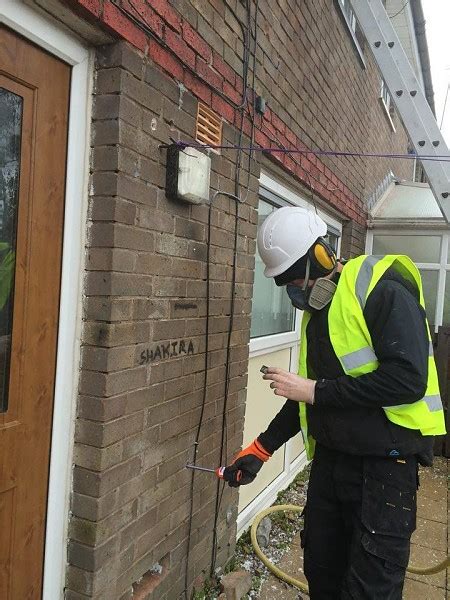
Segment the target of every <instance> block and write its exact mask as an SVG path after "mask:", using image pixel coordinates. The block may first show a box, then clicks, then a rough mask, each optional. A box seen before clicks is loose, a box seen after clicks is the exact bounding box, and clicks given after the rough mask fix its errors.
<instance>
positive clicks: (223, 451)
mask: <svg viewBox="0 0 450 600" xmlns="http://www.w3.org/2000/svg"><path fill="white" fill-rule="evenodd" d="M258 5H259V0H256V5H255V7H256V11H255V34H254V35H252V32H251V7H250V2H249V0H247V1H246V8H247V22H248V29H249V31H250V32H251V33H250V34H249V36H247V37H248V38H249V37H250V35H252V37H253V38H254V41H255V43H254V51H253V80H252V91H253V107H254V106H255V98H254V94H255V66H256V47H257V46H256V44H257V16H258ZM248 59H249V56H248V54H247V60H246V71H247V72H248V68H249V60H248ZM247 78H248V73H246V74H245V78H244V79H245V80H247ZM243 104H244V103H243ZM245 104H246V105H247V106H248V97H247V95H246V96H245ZM253 110H254V108H253ZM248 112H249V114H250V109H249V108H248ZM250 118H251V122H252V129H251V138H252V143H253V137H254V112H253V115H252V116H251V117H250ZM243 135H244V106H242V107H241V123H240V130H239V142H238V145H239V146H241V145H242V138H243ZM251 159H252V153H251V152H250V153H249V161H248V176H247V186H246V190H245V197H243V196H242V191H241V192H240V190H239V188H240V175H241V168H242V150H239V151H238V153H237V157H236V163H235V179H234V197H235V200H236V212H235V223H234V252H233V267H232V282H231V306H230V321H229V327H228V339H227V353H226V361H225V365H226V367H225V390H224V401H223V408H222V432H221V433H222V435H221V444H220V465H223V462H224V459H225V460H226V459H227V457H228V448H227V446H228V436H227V407H228V399H229V392H230V375H231V335H232V332H233V324H234V313H235V298H236V293H235V289H236V269H237V244H238V227H239V201H240V202H245V200H246V198H247V195H248V190H249V185H250V172H251ZM224 487H225V484H224V483H223V482H220V480H218V482H217V488H216V503H215V510H214V526H213V543H212V555H211V571H210V574H211V577H213V576H214V572H215V566H216V560H217V550H218V535H217V524H218V520H219V513H220V507H221V503H222V498H223V494H224Z"/></svg>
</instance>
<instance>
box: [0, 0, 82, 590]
mask: <svg viewBox="0 0 450 600" xmlns="http://www.w3.org/2000/svg"><path fill="white" fill-rule="evenodd" d="M0 23H4V24H5V25H7V26H8V27H10V28H11V29H13V30H15V31H16V32H17V33H20V34H21V35H23V36H24V37H25V38H27V39H28V40H30V41H32V42H34V43H35V44H37V45H38V46H40V47H41V48H44V49H45V50H47V51H48V52H50V53H51V54H53V55H55V56H57V57H58V58H60V59H61V60H63V61H65V62H66V63H68V64H69V65H71V67H72V74H71V86H70V109H69V126H68V146H67V175H66V193H65V212H64V222H65V224H66V226H65V227H64V239H63V260H62V273H61V297H60V310H59V327H58V353H57V363H56V380H55V399H54V411H53V430H52V444H51V453H50V479H49V490H48V504H47V529H46V539H45V559H44V583H43V596H42V598H43V600H59V599H60V598H63V594H64V585H65V570H66V562H67V561H66V553H67V552H66V546H67V524H68V515H69V500H70V486H71V479H72V454H73V431H74V420H75V406H76V392H77V386H78V371H79V360H80V358H79V357H80V332H81V291H82V269H83V265H84V252H83V248H84V244H85V231H86V218H87V190H88V173H89V170H88V167H89V128H90V121H91V101H90V97H91V91H92V72H93V66H92V65H93V61H92V52H91V51H90V50H89V49H88V48H87V47H86V46H84V45H83V44H82V43H81V42H80V41H79V40H78V39H77V38H76V37H75V36H73V35H71V34H70V33H68V32H67V30H65V29H63V26H61V27H60V26H59V25H58V24H57V22H56V21H54V20H50V19H47V18H45V17H44V16H43V15H42V14H41V13H39V12H37V11H36V10H33V9H32V8H30V7H29V6H27V5H25V4H23V3H22V1H20V0H2V2H1V5H0ZM67 225H68V226H67Z"/></svg>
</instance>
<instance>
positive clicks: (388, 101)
mask: <svg viewBox="0 0 450 600" xmlns="http://www.w3.org/2000/svg"><path fill="white" fill-rule="evenodd" d="M380 102H381V105H382V107H383V110H384V113H385V114H386V118H387V120H388V122H389V125H390V127H391V129H392V131H393V132H394V133H396V131H397V130H396V128H395V125H394V114H395V105H394V101H393V99H392V96H391V93H390V91H389V90H388V87H387V85H386V82H385V81H384V79H383V78H381V84H380Z"/></svg>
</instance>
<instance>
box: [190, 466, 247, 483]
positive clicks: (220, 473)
mask: <svg viewBox="0 0 450 600" xmlns="http://www.w3.org/2000/svg"><path fill="white" fill-rule="evenodd" d="M186 469H195V470H196V471H206V472H207V473H215V474H216V475H217V477H218V478H219V479H223V472H224V471H225V467H217V469H208V468H207V467H197V465H189V464H187V465H186ZM241 477H242V473H241V471H238V474H237V480H238V481H239V480H240V478H241Z"/></svg>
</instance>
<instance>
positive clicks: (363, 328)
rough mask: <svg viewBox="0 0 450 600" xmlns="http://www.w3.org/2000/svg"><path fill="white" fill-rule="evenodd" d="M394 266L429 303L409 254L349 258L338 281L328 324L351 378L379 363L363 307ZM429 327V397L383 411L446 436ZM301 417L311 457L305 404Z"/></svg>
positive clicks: (302, 369) (303, 360)
mask: <svg viewBox="0 0 450 600" xmlns="http://www.w3.org/2000/svg"><path fill="white" fill-rule="evenodd" d="M390 267H392V268H395V269H396V270H397V271H398V272H399V273H400V274H401V275H402V276H403V277H405V278H406V279H408V280H409V281H410V282H411V283H412V284H413V285H415V286H416V288H417V290H418V292H419V296H420V304H421V305H422V306H423V307H424V306H425V305H424V300H423V290H422V282H421V279H420V274H419V272H418V270H417V267H416V266H415V265H414V263H413V262H412V261H411V260H410V259H409V258H408V257H406V256H397V255H387V256H360V257H358V258H356V259H352V260H350V261H348V263H346V265H345V266H344V268H343V270H342V272H341V276H340V279H339V284H338V287H337V290H336V293H335V296H334V298H333V300H332V302H331V306H330V309H329V314H328V325H329V334H330V341H331V344H332V347H333V349H334V352H335V354H336V356H337V357H338V359H339V361H340V362H341V365H342V368H343V370H344V372H345V373H346V374H347V375H350V376H351V377H358V376H359V375H363V374H365V373H370V372H372V371H374V370H375V369H376V368H377V367H378V359H377V356H376V354H375V351H374V349H373V345H372V340H371V337H370V333H369V331H368V329H367V325H366V322H365V319H364V315H363V310H364V307H365V305H366V301H367V298H368V297H369V295H370V293H371V291H372V290H373V288H374V287H375V285H376V284H377V283H378V281H379V280H380V279H381V277H382V276H383V274H384V273H385V272H386V270H387V269H389V268H390ZM309 318H310V315H309V314H308V313H304V314H303V321H302V337H301V347H300V360H299V375H301V376H302V377H307V368H306V365H307V338H306V326H307V323H308V321H309ZM427 330H428V338H429V358H428V382H427V389H426V393H425V396H424V397H423V398H422V399H421V400H418V401H417V402H413V403H411V404H402V405H398V406H387V407H385V408H384V411H385V413H386V417H387V418H388V419H389V420H390V421H392V422H393V423H396V424H397V425H400V426H402V427H406V428H409V429H419V430H420V431H421V433H422V435H442V434H444V433H445V424H444V413H443V409H442V401H441V397H440V395H439V382H438V376H437V370H436V365H435V361H434V354H433V345H432V342H431V336H430V332H429V328H428V324H427ZM302 413H303V414H302ZM302 421H304V423H303V422H302ZM300 422H301V426H302V432H303V435H304V441H305V446H306V450H307V454H308V458H312V455H313V453H314V446H313V445H312V444H311V442H310V440H311V439H312V438H311V436H310V435H309V433H308V427H307V423H306V407H303V409H302V408H301V409H300ZM305 434H306V437H305Z"/></svg>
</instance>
